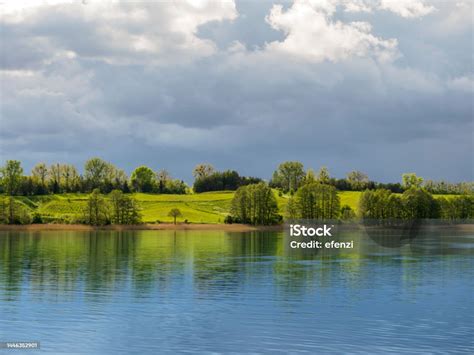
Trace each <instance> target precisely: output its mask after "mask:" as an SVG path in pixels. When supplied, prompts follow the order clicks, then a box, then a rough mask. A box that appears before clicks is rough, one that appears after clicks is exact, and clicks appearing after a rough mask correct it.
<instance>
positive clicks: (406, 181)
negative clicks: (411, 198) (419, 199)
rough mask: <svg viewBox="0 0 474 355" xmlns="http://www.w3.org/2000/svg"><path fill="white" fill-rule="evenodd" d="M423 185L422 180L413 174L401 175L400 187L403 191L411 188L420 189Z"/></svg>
mask: <svg viewBox="0 0 474 355" xmlns="http://www.w3.org/2000/svg"><path fill="white" fill-rule="evenodd" d="M422 184H423V178H422V177H419V176H416V174H415V173H405V174H403V175H402V186H403V188H404V189H405V190H408V189H410V188H412V187H415V188H420V187H421V185H422Z"/></svg>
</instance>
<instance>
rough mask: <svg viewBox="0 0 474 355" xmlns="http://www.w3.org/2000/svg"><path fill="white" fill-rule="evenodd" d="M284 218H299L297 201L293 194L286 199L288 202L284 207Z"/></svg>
mask: <svg viewBox="0 0 474 355" xmlns="http://www.w3.org/2000/svg"><path fill="white" fill-rule="evenodd" d="M285 218H286V219H297V218H299V209H298V203H297V202H296V198H295V197H294V196H291V197H290V198H289V199H288V202H287V204H286V208H285Z"/></svg>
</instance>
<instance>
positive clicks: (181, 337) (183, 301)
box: [0, 229, 474, 354]
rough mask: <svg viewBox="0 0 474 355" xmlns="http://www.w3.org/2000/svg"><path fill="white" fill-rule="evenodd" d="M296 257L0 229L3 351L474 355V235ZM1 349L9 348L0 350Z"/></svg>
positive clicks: (178, 235)
mask: <svg viewBox="0 0 474 355" xmlns="http://www.w3.org/2000/svg"><path fill="white" fill-rule="evenodd" d="M344 238H346V239H348V240H349V239H351V240H354V241H355V242H354V249H352V250H340V251H324V252H314V251H293V250H291V249H290V248H289V247H288V241H287V239H286V237H285V236H284V235H283V233H276V232H252V233H225V232H217V231H212V232H203V231H177V232H174V231H131V232H106V231H103V232H0V342H1V341H40V342H41V350H39V351H38V350H31V351H29V353H43V352H44V353H87V354H105V353H110V354H118V353H124V354H125V353H144V352H145V353H177V352H189V353H195V352H204V353H211V352H214V353H229V352H234V353H321V352H323V353H328V352H329V353H331V352H332V353H334V352H338V353H340V352H352V353H357V352H359V353H366V352H371V353H386V352H393V353H397V354H399V353H415V352H419V353H440V354H444V353H447V352H453V353H454V352H458V353H463V352H465V353H472V352H473V351H474V342H473V324H474V316H473V312H472V310H473V291H474V270H473V266H474V265H473V258H472V256H473V251H474V249H473V248H474V235H472V233H466V232H455V231H451V230H449V229H441V230H440V231H439V232H435V231H430V232H426V233H423V234H422V235H420V236H419V237H417V238H416V239H415V240H413V241H411V242H410V243H408V244H406V245H404V246H402V247H401V248H385V247H383V246H381V245H380V244H379V243H376V242H374V241H373V240H372V239H371V238H369V237H368V236H367V235H366V234H365V233H364V232H363V231H360V230H358V231H346V232H344ZM0 352H1V351H0Z"/></svg>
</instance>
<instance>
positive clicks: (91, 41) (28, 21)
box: [1, 0, 237, 64]
mask: <svg viewBox="0 0 474 355" xmlns="http://www.w3.org/2000/svg"><path fill="white" fill-rule="evenodd" d="M236 16H237V12H236V9H235V3H234V2H233V1H220V2H214V1H212V0H188V1H173V2H171V1H170V2H160V3H154V2H121V1H100V0H87V1H83V2H79V1H68V0H43V1H29V0H20V1H18V2H12V3H7V4H6V5H5V7H4V8H3V11H2V16H1V20H2V22H3V23H4V24H5V25H6V26H9V28H11V29H12V31H14V30H15V29H18V28H19V27H20V26H21V27H24V28H28V29H29V31H30V33H29V34H28V38H25V39H24V40H25V42H27V43H28V45H29V46H31V47H34V48H44V49H46V50H44V51H43V54H44V55H47V53H48V52H49V53H51V54H57V52H58V51H67V52H68V53H69V54H70V55H75V54H77V55H79V56H81V57H82V58H93V59H99V60H103V61H106V62H109V63H114V64H130V63H132V64H133V63H136V64H159V63H162V62H163V61H164V60H166V61H173V62H176V61H181V60H182V61H188V60H190V59H193V58H194V59H195V58H196V57H204V56H209V55H212V54H213V53H215V51H216V48H215V45H214V43H213V42H212V41H208V40H205V39H201V38H199V37H198V36H196V32H197V29H198V28H199V26H201V25H203V24H205V23H208V22H210V21H223V20H233V19H234V18H235V17H236ZM64 28H68V29H69V31H68V32H63V31H62V29H64ZM21 34H23V31H21V32H20V33H18V37H21ZM17 40H18V38H17ZM12 47H14V45H12ZM12 50H14V48H12ZM42 59H43V60H47V58H42Z"/></svg>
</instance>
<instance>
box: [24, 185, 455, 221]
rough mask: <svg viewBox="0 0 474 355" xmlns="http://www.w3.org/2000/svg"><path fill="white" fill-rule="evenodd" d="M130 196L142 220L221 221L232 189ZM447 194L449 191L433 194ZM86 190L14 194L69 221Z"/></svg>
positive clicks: (47, 215)
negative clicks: (175, 211)
mask: <svg viewBox="0 0 474 355" xmlns="http://www.w3.org/2000/svg"><path fill="white" fill-rule="evenodd" d="M360 194H361V192H359V191H340V192H339V198H340V200H341V206H343V205H349V206H350V207H351V208H352V209H353V210H355V211H357V209H358V203H359V197H360ZM133 196H134V197H135V198H136V200H137V201H138V202H139V204H140V207H141V213H142V215H143V221H144V222H146V223H154V222H157V221H159V222H172V218H171V217H168V212H169V211H170V209H172V208H179V209H180V210H181V212H182V214H183V217H181V218H179V219H178V220H179V221H184V220H188V221H189V222H191V223H223V222H224V218H225V216H226V215H227V214H228V212H229V208H230V204H231V200H232V198H233V196H234V191H219V192H204V193H200V194H188V195H171V194H161V195H160V194H145V193H135V194H133ZM275 196H276V197H277V201H278V206H279V209H280V212H281V213H282V214H283V213H284V210H285V206H286V202H287V201H288V198H289V196H287V195H283V196H278V193H277V191H275ZM437 196H444V197H449V195H435V197H437ZM87 197H88V195H87V194H77V193H70V194H57V195H42V196H19V197H16V199H17V200H18V201H21V203H23V204H24V205H25V206H26V207H28V208H29V210H30V211H31V212H32V213H37V214H39V215H41V216H42V218H43V220H44V221H45V222H67V221H73V220H74V219H75V217H77V216H80V215H81V213H82V210H83V208H84V206H85V205H86V199H87Z"/></svg>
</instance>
